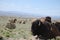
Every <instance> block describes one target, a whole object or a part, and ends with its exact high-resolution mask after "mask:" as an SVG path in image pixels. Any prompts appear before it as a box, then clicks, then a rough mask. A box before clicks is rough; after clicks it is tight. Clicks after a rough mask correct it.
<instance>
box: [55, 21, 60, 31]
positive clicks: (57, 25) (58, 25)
mask: <svg viewBox="0 0 60 40" xmlns="http://www.w3.org/2000/svg"><path fill="white" fill-rule="evenodd" d="M54 24H55V25H56V27H57V28H58V30H59V32H60V22H56V23H54Z"/></svg>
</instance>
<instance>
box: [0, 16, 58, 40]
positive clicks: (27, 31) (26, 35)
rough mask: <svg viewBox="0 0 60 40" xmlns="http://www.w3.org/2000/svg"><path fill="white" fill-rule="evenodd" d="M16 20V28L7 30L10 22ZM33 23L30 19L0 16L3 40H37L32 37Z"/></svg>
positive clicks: (0, 31) (0, 30)
mask: <svg viewBox="0 0 60 40" xmlns="http://www.w3.org/2000/svg"><path fill="white" fill-rule="evenodd" d="M14 18H16V19H17V21H16V23H14V24H15V25H16V28H15V29H8V28H6V25H7V23H9V20H11V19H14ZM21 20H22V21H25V23H22V22H21V23H20V21H21ZM31 22H32V21H31V19H29V18H20V17H7V16H0V36H2V37H3V40H35V38H34V37H33V36H32V35H31ZM52 40H53V39H52ZM57 40H59V38H57Z"/></svg>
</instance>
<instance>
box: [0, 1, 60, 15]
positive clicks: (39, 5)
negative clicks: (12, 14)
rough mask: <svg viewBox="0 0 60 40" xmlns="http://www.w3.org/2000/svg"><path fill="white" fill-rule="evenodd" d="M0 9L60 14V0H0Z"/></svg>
mask: <svg viewBox="0 0 60 40" xmlns="http://www.w3.org/2000/svg"><path fill="white" fill-rule="evenodd" d="M0 11H16V12H24V13H25V14H26V13H30V14H33V15H44V16H60V0H0Z"/></svg>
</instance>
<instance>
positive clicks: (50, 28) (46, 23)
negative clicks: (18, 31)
mask: <svg viewBox="0 0 60 40" xmlns="http://www.w3.org/2000/svg"><path fill="white" fill-rule="evenodd" d="M31 32H32V35H34V36H35V35H37V38H43V39H45V40H47V39H52V38H55V40H56V36H58V34H60V33H59V30H58V29H57V27H56V26H55V25H54V24H53V23H51V17H46V19H43V21H42V19H41V20H35V21H34V22H32V26H31ZM56 32H57V33H56Z"/></svg>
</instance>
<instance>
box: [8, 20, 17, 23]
mask: <svg viewBox="0 0 60 40" xmlns="http://www.w3.org/2000/svg"><path fill="white" fill-rule="evenodd" d="M16 21H17V19H11V20H9V22H10V23H16Z"/></svg>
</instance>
